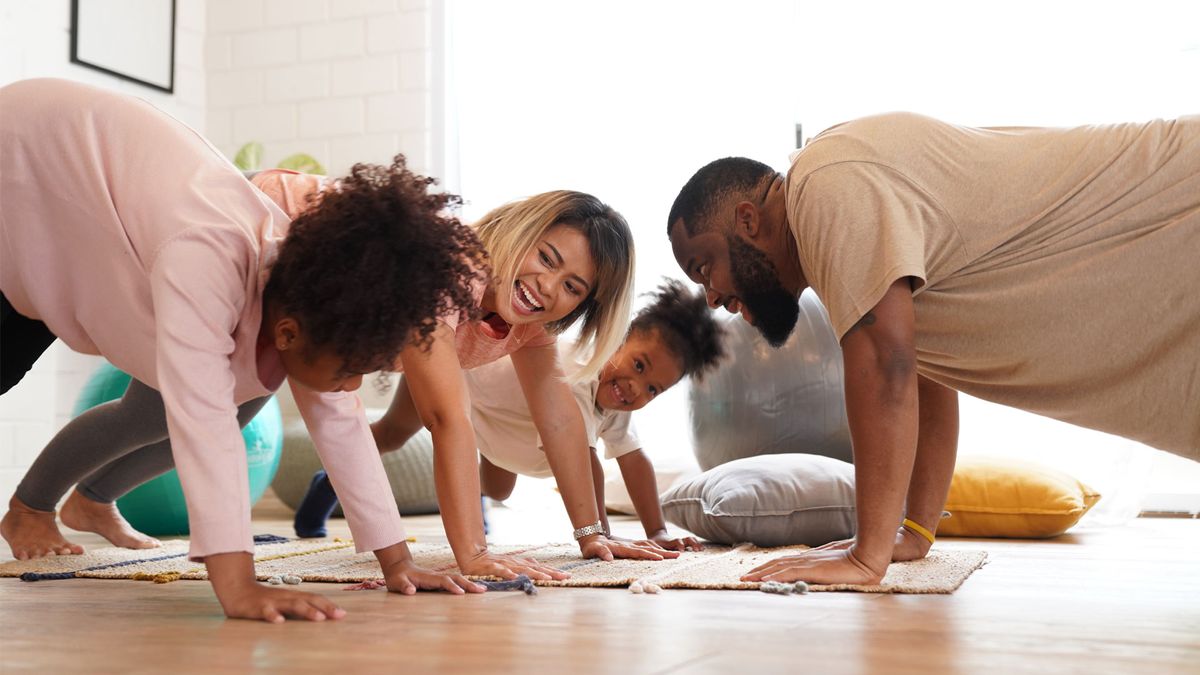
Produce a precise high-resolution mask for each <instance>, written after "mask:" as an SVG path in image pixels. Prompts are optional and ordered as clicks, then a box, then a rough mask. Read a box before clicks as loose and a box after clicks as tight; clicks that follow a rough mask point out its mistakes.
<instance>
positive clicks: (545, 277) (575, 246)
mask: <svg viewBox="0 0 1200 675" xmlns="http://www.w3.org/2000/svg"><path fill="white" fill-rule="evenodd" d="M595 284H596V263H595V261H594V260H592V253H591V250H590V248H589V247H588V242H587V237H585V236H584V234H583V233H582V232H580V231H579V230H577V229H575V228H573V227H571V226H569V225H555V226H554V227H552V228H550V229H549V230H546V233H545V234H544V235H542V238H541V239H539V240H538V241H537V243H536V244H534V246H533V248H532V249H530V251H529V253H528V255H526V256H525V259H524V260H522V261H521V265H520V266H519V267H518V268H517V278H516V279H515V280H514V281H513V285H512V287H511V288H508V289H501V288H497V289H495V298H494V303H495V306H494V308H493V309H494V311H495V312H496V313H497V314H499V315H500V317H501V318H503V319H504V320H505V321H506V322H507V323H509V324H513V325H515V324H521V323H549V322H553V321H558V320H559V319H562V318H563V317H565V316H567V315H568V314H570V313H571V312H573V311H575V308H577V307H579V304H580V303H582V302H583V301H584V300H585V299H586V298H587V297H588V296H589V295H590V294H591V292H592V289H593V288H594V287H595Z"/></svg>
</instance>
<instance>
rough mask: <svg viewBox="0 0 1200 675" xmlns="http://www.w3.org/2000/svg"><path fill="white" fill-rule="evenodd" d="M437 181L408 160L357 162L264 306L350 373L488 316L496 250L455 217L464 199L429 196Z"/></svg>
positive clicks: (289, 251) (326, 193)
mask: <svg viewBox="0 0 1200 675" xmlns="http://www.w3.org/2000/svg"><path fill="white" fill-rule="evenodd" d="M436 182H437V181H436V180H434V179H433V178H429V177H427V176H421V175H418V174H415V173H413V172H412V171H410V170H409V169H408V166H407V163H406V161H405V158H404V155H396V157H395V158H394V159H393V160H392V163H391V165H390V166H383V165H377V164H356V165H354V167H353V168H352V169H351V170H350V175H348V176H346V177H345V178H342V179H340V180H338V181H336V182H334V183H333V184H332V185H331V187H329V188H327V189H325V190H323V191H321V192H320V193H319V194H317V195H315V196H313V197H312V198H311V199H312V201H311V202H310V206H309V207H308V210H306V211H305V212H304V213H302V214H301V215H300V216H299V217H298V218H296V220H295V221H293V222H292V225H291V229H290V230H289V232H288V235H287V237H286V238H285V239H284V241H283V244H282V246H280V249H279V257H278V258H277V259H276V261H275V263H274V265H272V267H271V273H270V279H269V280H268V281H267V287H266V289H265V291H264V293H263V295H264V301H265V302H266V303H268V304H270V305H271V306H272V307H278V308H280V309H282V311H284V312H286V313H287V314H289V315H291V316H293V317H295V318H296V320H297V321H298V322H299V323H300V326H301V329H302V330H303V331H304V332H305V335H306V337H307V339H308V341H309V342H310V343H311V344H312V345H313V347H314V348H315V349H331V350H332V351H333V352H334V353H335V354H337V355H338V356H340V357H341V358H342V359H343V361H344V364H343V366H342V368H343V370H345V371H346V372H358V373H365V372H371V371H375V370H391V369H392V368H393V367H394V365H393V364H394V363H395V361H396V359H397V357H398V356H399V355H400V351H401V350H402V349H404V348H405V347H406V346H408V345H410V344H415V345H417V346H420V347H423V348H425V347H427V346H428V345H429V343H430V342H431V341H432V339H433V337H432V333H433V330H434V328H435V327H436V326H437V317H439V316H442V315H445V314H451V313H454V312H460V313H464V314H466V315H468V316H471V317H475V316H477V315H478V312H479V309H478V307H477V306H476V303H475V295H474V290H475V288H477V287H478V285H480V284H486V283H487V278H488V275H489V274H490V268H489V265H488V262H487V253H486V252H485V251H484V248H483V244H482V243H481V242H480V240H479V238H478V237H477V236H476V235H475V233H474V231H473V230H472V229H471V228H470V227H467V226H466V225H464V224H462V223H460V222H459V220H458V218H456V217H454V216H452V215H449V214H448V209H450V208H452V207H456V206H458V205H460V204H461V199H460V198H459V197H458V196H456V195H452V194H447V193H436V192H430V191H429V187H430V186H432V185H434V184H436Z"/></svg>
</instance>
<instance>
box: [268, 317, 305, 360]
mask: <svg viewBox="0 0 1200 675" xmlns="http://www.w3.org/2000/svg"><path fill="white" fill-rule="evenodd" d="M274 332H275V349H278V350H279V351H281V352H282V351H287V350H288V349H292V348H294V347H297V346H299V344H298V341H299V339H300V323H299V322H297V321H296V320H295V319H293V318H292V317H290V316H285V317H283V318H282V319H280V320H278V321H276V322H275V326H274Z"/></svg>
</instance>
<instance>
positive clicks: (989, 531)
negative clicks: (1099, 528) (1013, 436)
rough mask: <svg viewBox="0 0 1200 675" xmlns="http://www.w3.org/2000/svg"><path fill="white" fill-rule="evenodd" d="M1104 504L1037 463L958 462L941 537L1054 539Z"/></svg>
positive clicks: (1000, 460) (989, 459) (1000, 459)
mask: <svg viewBox="0 0 1200 675" xmlns="http://www.w3.org/2000/svg"><path fill="white" fill-rule="evenodd" d="M1099 500H1100V494H1099V493H1098V492H1096V491H1095V490H1093V489H1091V488H1089V487H1088V486H1086V485H1084V484H1083V483H1081V482H1079V481H1078V480H1076V479H1075V478H1072V477H1071V476H1069V475H1067V474H1065V473H1063V472H1061V471H1059V470H1057V469H1051V468H1049V467H1046V466H1042V465H1040V464H1036V463H1034V462H1027V461H1024V460H1018V459H1009V458H1004V457H981V456H972V457H960V458H959V460H958V463H957V466H955V468H954V479H953V480H952V481H951V482H950V495H949V497H947V499H946V510H947V511H949V512H950V514H951V515H950V517H949V518H946V519H944V520H942V522H941V523H940V524H939V525H938V530H937V533H938V535H939V536H940V535H947V536H958V537H1014V538H1020V539H1025V538H1045V537H1056V536H1058V535H1060V534H1062V533H1063V532H1066V531H1067V529H1068V528H1070V527H1071V526H1072V525H1074V524H1075V523H1076V522H1078V521H1079V519H1080V518H1082V517H1083V514H1085V513H1087V511H1088V509H1090V508H1092V506H1093V505H1094V504H1095V503H1096V502H1097V501H1099Z"/></svg>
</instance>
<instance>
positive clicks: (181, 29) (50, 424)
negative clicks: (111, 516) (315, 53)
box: [0, 0, 205, 503]
mask: <svg viewBox="0 0 1200 675" xmlns="http://www.w3.org/2000/svg"><path fill="white" fill-rule="evenodd" d="M204 9H205V7H204V0H177V6H176V42H175V92H174V94H167V93H165V92H160V91H157V90H154V89H150V88H149V87H144V86H141V85H138V84H134V83H132V82H126V81H124V80H120V79H118V78H115V77H112V76H110V75H107V74H105V73H101V72H99V71H96V70H92V69H90V68H85V67H83V66H79V65H75V64H72V63H71V62H70V43H71V42H70V41H71V34H70V30H71V2H70V0H39V1H37V2H29V1H27V0H0V86H3V85H5V84H8V83H10V82H15V81H17V80H23V79H28V78H33V77H61V78H67V79H71V80H77V81H80V82H86V83H89V84H93V85H96V86H99V87H105V88H108V89H114V90H116V91H121V92H125V93H127V94H131V95H133V96H138V97H141V98H143V99H146V100H147V101H149V102H151V103H153V104H154V105H156V106H158V107H159V108H161V109H163V110H165V111H167V112H168V113H170V114H171V115H174V116H175V117H177V118H179V119H181V120H183V121H184V122H185V123H187V124H189V125H191V126H193V127H195V128H196V129H199V130H201V131H203V130H204V117H205V92H204V79H205V78H204V70H203V60H204V58H203V57H204V51H203V40H204ZM0 114H2V111H0ZM99 360H100V359H99V358H98V357H92V356H85V355H82V354H76V353H74V352H72V351H71V350H70V349H67V348H66V347H64V346H63V345H62V343H61V342H60V343H55V344H54V346H52V347H51V348H50V349H49V350H48V351H47V352H46V353H45V354H44V355H43V356H42V358H41V359H40V360H39V361H38V362H37V364H36V365H35V366H34V368H33V370H32V371H30V373H29V374H28V375H26V377H25V379H24V380H22V381H21V383H20V384H19V385H17V386H16V387H14V388H13V389H12V391H10V392H8V393H7V394H5V395H4V397H3V398H0V498H3V499H4V501H5V503H7V499H8V496H9V495H11V494H12V491H13V489H14V488H15V487H16V485H17V483H18V482H19V481H20V479H21V476H22V475H24V473H25V469H26V468H27V467H28V466H29V464H30V463H31V462H32V461H33V459H34V457H36V456H37V454H38V452H40V451H41V449H42V447H43V446H44V445H45V444H46V442H47V441H49V440H50V438H51V436H53V434H54V432H56V431H57V430H58V429H59V428H60V427H61V426H62V425H63V424H66V422H67V420H69V419H70V413H71V408H72V406H73V405H74V402H75V396H76V395H77V393H78V392H79V389H80V387H81V386H82V385H83V383H84V382H85V381H86V380H87V377H88V375H89V374H90V373H91V372H92V370H93V369H94V368H95V367H96V364H97V363H98V362H99Z"/></svg>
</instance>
